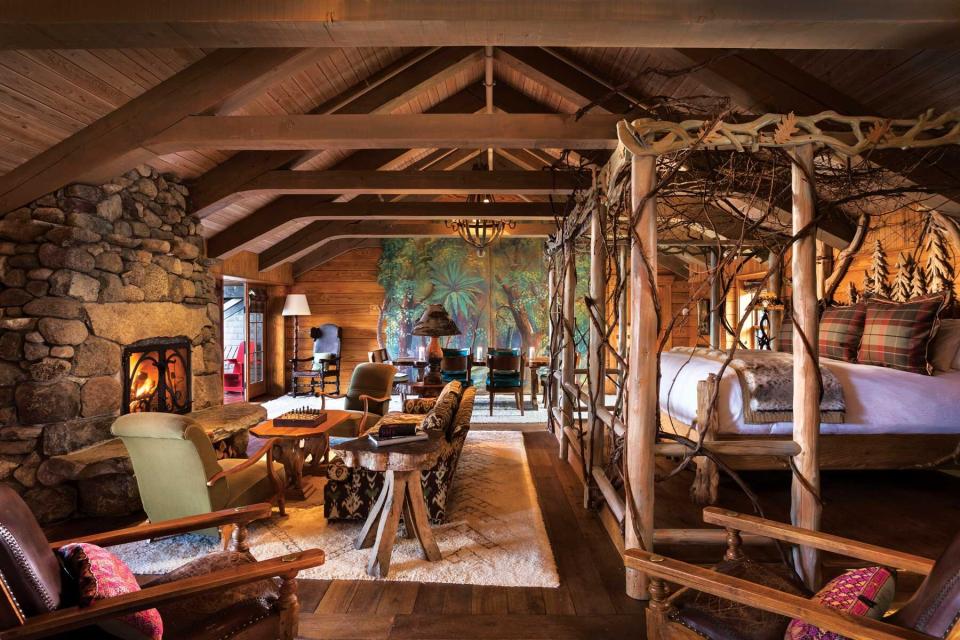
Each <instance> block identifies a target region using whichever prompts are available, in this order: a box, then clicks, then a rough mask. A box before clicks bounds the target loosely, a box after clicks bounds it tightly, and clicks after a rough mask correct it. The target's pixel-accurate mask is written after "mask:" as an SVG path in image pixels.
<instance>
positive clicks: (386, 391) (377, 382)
mask: <svg viewBox="0 0 960 640" xmlns="http://www.w3.org/2000/svg"><path fill="white" fill-rule="evenodd" d="M396 373H397V368H396V367H395V366H393V365H392V364H385V363H382V362H364V363H362V364H358V365H357V366H356V367H355V368H354V370H353V375H352V376H350V387H349V388H348V389H347V393H346V394H344V395H339V394H334V393H322V392H321V393H320V394H319V396H320V397H321V398H322V401H321V404H320V406H321V408H324V407H326V399H327V398H333V399H336V398H343V399H344V402H343V408H344V409H345V410H346V411H348V412H349V413H350V418H349V419H347V420H345V421H344V422H342V423H341V424H339V425H337V426H336V427H334V428H333V429H331V430H330V431H329V434H330V437H333V438H356V437H358V436H359V435H361V434H362V433H363V432H365V431H366V430H367V429H369V428H370V427H372V426H373V425H375V424H376V423H377V421H378V420H379V419H380V418H381V417H382V416H383V415H384V414H385V413H386V412H387V410H388V409H389V407H390V394H391V392H392V391H393V379H394V376H395V375H396Z"/></svg>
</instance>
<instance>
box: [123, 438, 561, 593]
mask: <svg viewBox="0 0 960 640" xmlns="http://www.w3.org/2000/svg"><path fill="white" fill-rule="evenodd" d="M287 513H288V516H287V517H286V518H280V517H273V518H271V519H270V520H269V521H266V522H260V523H254V525H252V526H251V528H250V538H249V541H250V550H251V552H252V553H253V555H254V556H255V557H256V558H257V559H261V560H262V559H266V558H272V557H275V556H279V555H284V554H287V553H292V552H296V551H301V550H304V549H310V548H314V547H316V548H320V549H323V550H324V552H326V556H327V561H326V563H325V564H324V565H322V566H320V567H317V568H315V569H311V570H309V571H305V572H303V573H301V574H300V575H301V577H304V578H320V579H351V580H366V579H372V578H370V577H369V576H368V575H367V574H366V566H367V560H368V558H369V554H370V550H368V549H364V550H356V549H354V548H353V544H354V540H355V539H356V537H357V535H358V533H359V531H360V527H361V526H362V523H360V522H351V523H344V522H333V523H328V522H327V521H326V520H325V519H324V518H323V507H310V508H303V509H288V510H287ZM433 534H434V536H435V537H436V540H437V544H438V545H439V546H440V552H441V553H442V554H443V560H441V561H439V562H427V561H426V560H424V559H423V557H422V555H421V554H422V552H421V550H420V547H419V545H418V543H417V542H416V540H410V539H404V538H398V539H397V543H396V545H395V546H394V549H393V557H392V560H391V564H390V575H389V578H388V579H389V580H405V581H414V582H445V583H455V584H478V585H498V586H508V587H556V586H559V576H558V575H557V566H556V562H555V561H554V557H553V551H552V550H551V548H550V541H549V539H548V538H547V532H546V529H545V528H544V525H543V517H542V514H541V512H540V505H539V503H538V502H537V495H536V490H535V489H534V486H533V478H532V477H531V475H530V468H529V466H528V463H527V457H526V451H525V450H524V447H523V436H522V434H520V433H516V432H510V431H477V430H471V431H470V434H469V435H468V436H467V442H466V445H465V446H464V449H463V453H462V455H461V458H460V466H459V468H458V469H457V476H456V479H455V480H454V488H453V493H452V494H451V496H450V504H449V508H448V522H447V524H444V525H442V526H439V527H434V528H433ZM216 546H217V545H216V541H215V540H213V539H212V538H205V537H203V536H198V535H186V536H178V537H176V538H169V539H165V540H160V541H157V542H153V543H147V542H139V543H133V544H128V545H121V546H118V547H115V548H114V551H115V552H116V553H117V554H118V555H119V556H120V557H121V558H122V559H123V560H124V561H125V562H127V564H128V565H129V566H130V567H131V568H132V569H133V571H134V573H138V574H156V573H164V572H166V571H169V570H171V569H173V568H175V567H178V566H180V565H182V564H183V563H185V562H187V561H189V560H191V559H193V558H196V557H199V556H200V555H203V554H204V553H209V552H211V551H213V550H215V548H216Z"/></svg>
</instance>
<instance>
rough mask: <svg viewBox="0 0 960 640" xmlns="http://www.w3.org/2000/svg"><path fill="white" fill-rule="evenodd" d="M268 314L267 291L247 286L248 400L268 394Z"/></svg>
mask: <svg viewBox="0 0 960 640" xmlns="http://www.w3.org/2000/svg"><path fill="white" fill-rule="evenodd" d="M266 313H267V290H266V289H264V288H263V287H253V286H250V285H249V284H248V285H247V342H246V344H247V372H248V373H247V399H248V400H250V399H253V398H256V397H258V396H262V395H264V394H265V393H266V392H267V383H266V378H265V375H264V366H263V363H264V352H263V345H264V342H265V336H264V330H265V320H266Z"/></svg>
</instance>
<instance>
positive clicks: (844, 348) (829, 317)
mask: <svg viewBox="0 0 960 640" xmlns="http://www.w3.org/2000/svg"><path fill="white" fill-rule="evenodd" d="M866 319H867V307H866V305H862V304H855V305H851V306H849V307H828V308H827V309H825V310H824V312H823V315H822V316H820V347H819V348H820V355H821V356H822V357H824V358H833V359H834V360H846V361H847V362H856V361H857V351H858V350H859V348H860V338H861V337H862V336H863V325H864V322H865V321H866Z"/></svg>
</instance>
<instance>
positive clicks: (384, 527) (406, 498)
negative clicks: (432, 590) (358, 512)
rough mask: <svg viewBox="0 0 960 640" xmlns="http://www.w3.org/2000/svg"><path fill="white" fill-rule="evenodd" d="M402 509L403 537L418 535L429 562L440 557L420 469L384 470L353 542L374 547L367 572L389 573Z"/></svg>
mask: <svg viewBox="0 0 960 640" xmlns="http://www.w3.org/2000/svg"><path fill="white" fill-rule="evenodd" d="M401 511H402V512H403V523H404V528H405V530H406V537H407V538H413V537H416V538H417V540H418V541H419V542H420V547H421V548H422V549H423V554H424V556H425V557H426V559H427V560H429V561H430V562H436V561H437V560H440V559H441V555H440V548H439V547H438V546H437V541H436V540H434V538H433V532H432V531H431V530H430V521H429V518H428V516H427V509H426V503H425V502H424V500H423V488H422V486H421V485H420V472H419V471H387V472H386V473H385V474H384V481H383V489H382V490H381V491H380V495H379V496H378V497H377V502H376V504H374V505H373V509H372V510H371V511H370V515H369V516H367V521H366V522H365V523H364V525H363V529H361V530H360V535H359V536H358V537H357V542H356V548H357V549H370V548H371V547H372V548H373V551H371V553H370V560H369V561H368V562H367V573H368V574H369V575H371V576H373V577H374V578H385V577H387V574H388V573H389V572H390V558H391V556H392V555H393V543H394V540H395V539H396V537H397V530H398V528H399V526H400V513H401Z"/></svg>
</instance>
